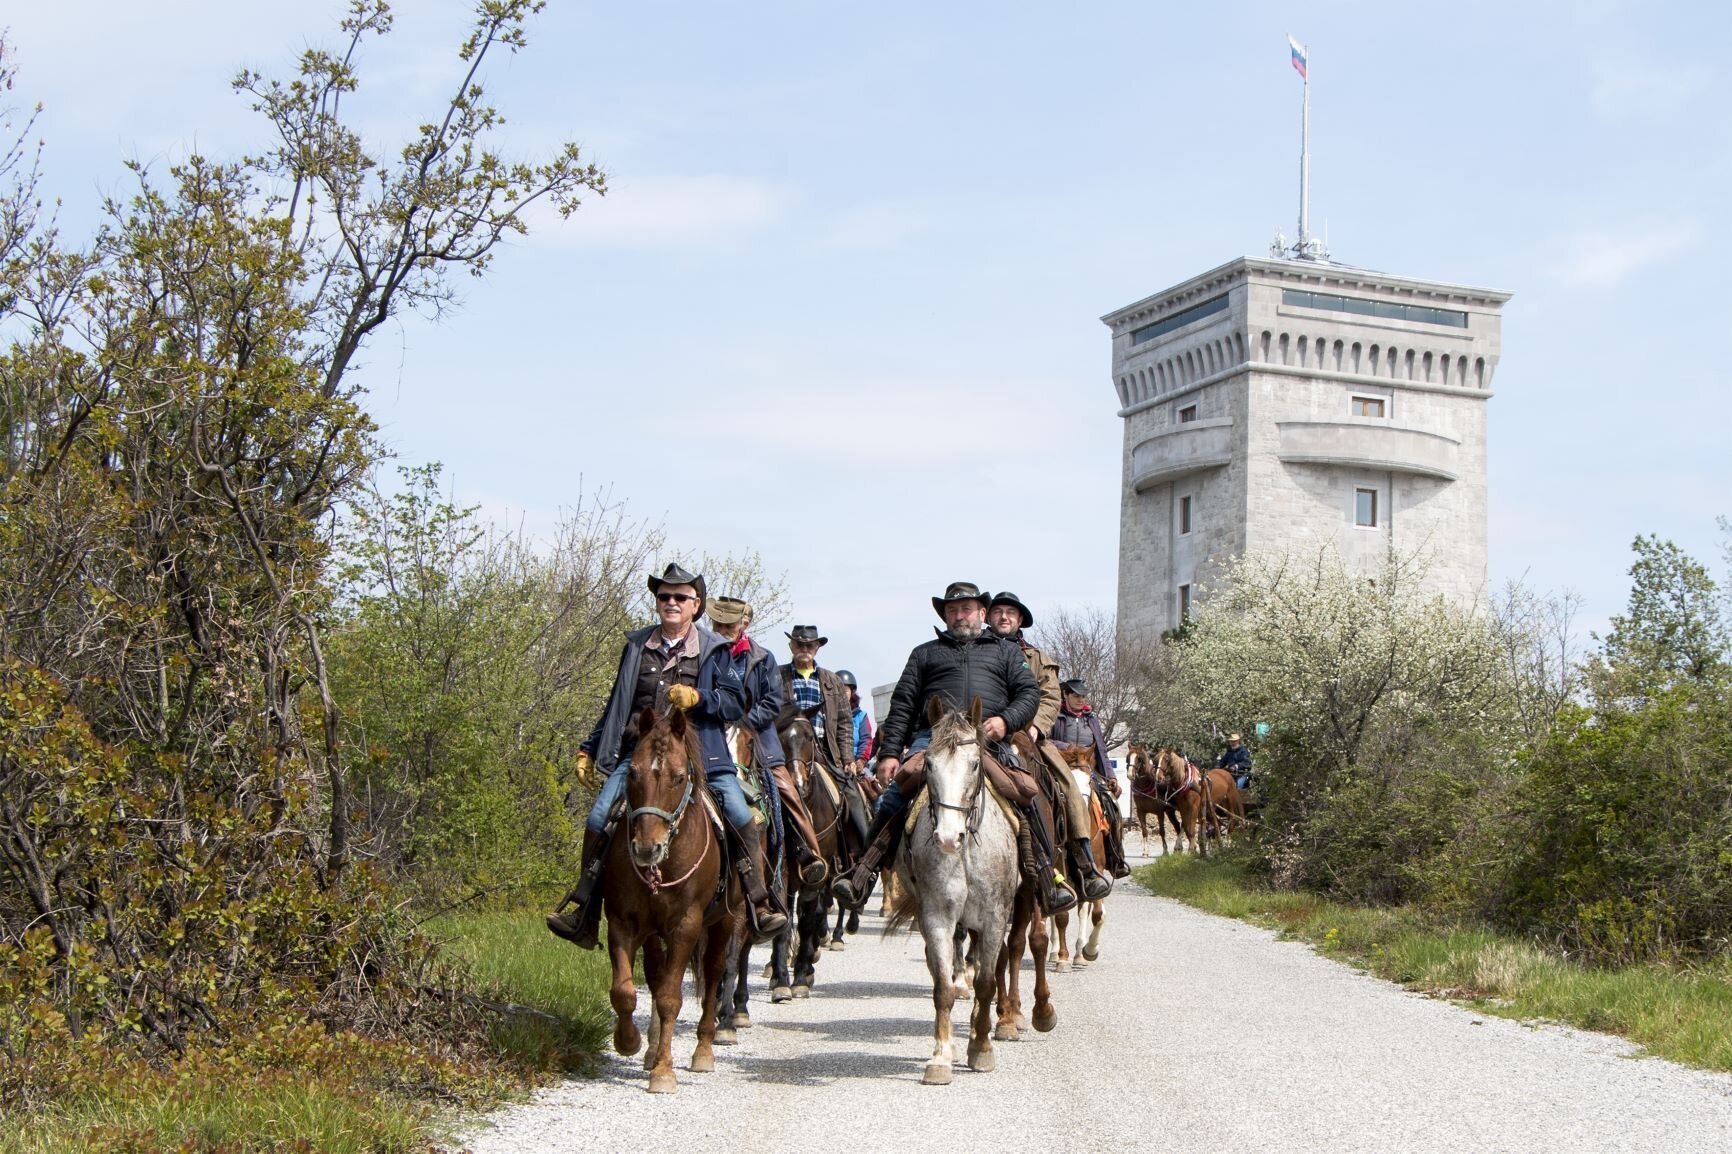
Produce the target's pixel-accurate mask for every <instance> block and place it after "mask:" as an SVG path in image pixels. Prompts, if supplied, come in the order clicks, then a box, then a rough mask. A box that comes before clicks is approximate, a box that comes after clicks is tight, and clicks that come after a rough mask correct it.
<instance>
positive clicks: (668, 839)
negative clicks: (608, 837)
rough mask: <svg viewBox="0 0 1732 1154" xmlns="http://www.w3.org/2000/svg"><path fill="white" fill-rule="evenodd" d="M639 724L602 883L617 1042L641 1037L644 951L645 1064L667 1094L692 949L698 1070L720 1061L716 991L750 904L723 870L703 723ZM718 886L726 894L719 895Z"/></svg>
mask: <svg viewBox="0 0 1732 1154" xmlns="http://www.w3.org/2000/svg"><path fill="white" fill-rule="evenodd" d="M637 726H638V742H637V747H636V749H635V750H634V752H633V755H632V761H631V770H630V773H629V774H628V776H627V778H626V788H625V796H626V805H627V807H628V809H627V815H626V819H625V824H626V828H625V830H624V833H625V835H626V836H624V837H616V838H614V839H613V844H612V845H611V846H610V847H609V848H608V863H607V873H606V875H605V877H604V878H603V883H602V884H603V890H602V895H603V902H604V904H605V908H606V911H607V948H608V953H609V955H610V957H611V959H612V962H613V987H612V990H611V1000H612V1002H613V1010H614V1015H615V1024H614V1031H613V1045H614V1049H615V1050H617V1051H619V1052H620V1053H621V1054H623V1055H626V1056H627V1057H630V1056H631V1055H633V1054H635V1053H637V1051H638V1048H639V1047H640V1046H642V1045H643V1039H642V1037H641V1036H640V1035H639V1033H638V1029H637V1026H636V1024H635V1023H634V1022H633V1021H632V1015H633V1013H634V1012H635V1011H636V1009H637V987H636V985H635V984H634V983H633V981H632V962H633V960H634V958H635V957H636V955H637V953H638V951H639V950H640V949H641V950H642V951H643V969H644V979H645V982H646V984H647V985H648V986H649V987H650V994H651V998H652V1007H651V1013H650V1039H649V1041H650V1044H649V1049H648V1052H647V1053H645V1055H644V1069H645V1070H647V1071H649V1075H650V1080H649V1090H650V1092H651V1093H652V1094H666V1093H671V1092H672V1091H673V1090H674V1089H675V1085H676V1082H675V1078H674V1068H673V1054H672V1044H673V1035H674V1023H675V1021H676V1020H677V1019H678V1017H679V1012H680V1002H681V985H682V982H683V980H684V977H685V971H686V968H687V966H688V965H691V964H692V961H693V958H694V956H696V957H697V958H698V971H699V972H698V973H697V977H698V985H699V992H700V994H701V997H702V1000H703V1012H702V1015H701V1016H700V1018H699V1020H698V1044H697V1049H696V1050H695V1051H694V1052H693V1054H692V1061H691V1069H692V1070H693V1071H695V1072H698V1073H704V1072H707V1071H710V1070H713V1069H715V1053H714V1050H713V1047H714V1044H715V1035H716V994H717V990H718V988H719V987H720V985H721V978H722V970H723V967H724V966H725V965H726V963H727V960H728V952H729V945H730V942H731V941H732V940H734V936H735V934H743V933H744V932H745V930H744V920H745V910H746V906H745V900H744V897H743V895H742V894H741V892H740V883H739V879H738V878H736V877H733V876H731V875H727V876H725V874H726V857H725V854H724V853H723V850H722V842H721V838H720V835H719V832H718V831H717V829H716V828H715V827H714V825H713V824H712V821H711V816H710V809H709V807H708V806H707V805H706V804H704V802H703V800H702V798H703V792H704V790H705V789H707V788H708V787H707V786H706V784H705V782H704V771H703V756H702V754H701V753H700V752H699V750H698V745H697V733H696V731H694V730H693V729H691V727H690V726H689V725H688V724H687V722H686V717H685V714H683V713H680V712H678V711H674V712H672V713H670V714H668V715H665V716H658V715H657V714H655V713H654V712H653V711H651V710H647V709H646V710H644V712H643V713H642V714H641V715H640V716H639V718H638V722H637ZM724 887H725V888H724ZM719 889H720V890H721V895H722V899H723V900H721V901H716V900H715V899H716V897H717V895H718V890H719Z"/></svg>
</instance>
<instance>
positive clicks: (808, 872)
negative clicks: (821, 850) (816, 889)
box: [800, 857, 830, 886]
mask: <svg viewBox="0 0 1732 1154" xmlns="http://www.w3.org/2000/svg"><path fill="white" fill-rule="evenodd" d="M829 876H830V867H829V866H827V865H825V864H824V859H823V858H821V857H815V858H813V859H812V860H811V861H809V862H807V863H806V864H805V865H803V866H801V867H800V884H802V885H808V886H821V885H823V884H824V879H825V878H827V877H829Z"/></svg>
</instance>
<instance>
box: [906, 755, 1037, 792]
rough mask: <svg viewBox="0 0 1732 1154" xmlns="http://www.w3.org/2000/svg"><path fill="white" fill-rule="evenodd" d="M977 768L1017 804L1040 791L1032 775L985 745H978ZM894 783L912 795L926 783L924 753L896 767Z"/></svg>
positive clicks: (999, 790)
mask: <svg viewBox="0 0 1732 1154" xmlns="http://www.w3.org/2000/svg"><path fill="white" fill-rule="evenodd" d="M980 768H981V770H982V771H983V772H984V773H985V774H986V780H987V781H988V782H989V783H990V784H991V785H992V786H993V787H994V788H996V789H997V790H998V792H999V795H1000V796H1002V797H1005V798H1008V799H1010V800H1012V801H1014V802H1015V803H1016V804H1017V805H1027V804H1028V803H1029V802H1031V801H1033V800H1034V798H1035V795H1036V794H1037V793H1039V792H1040V783H1039V782H1037V781H1035V779H1034V776H1033V775H1032V774H1030V773H1029V772H1028V771H1027V770H1025V769H1023V768H1022V767H1021V766H1015V767H1014V768H1013V767H1011V766H1007V765H1005V764H1004V763H1003V762H1001V761H999V760H998V758H996V757H994V756H993V755H992V752H991V751H990V750H989V749H988V748H987V746H986V745H985V744H982V745H981V747H980ZM896 785H897V788H898V789H900V790H901V791H902V792H903V793H904V794H907V795H909V796H913V795H914V794H915V793H916V792H917V791H919V790H922V789H924V788H925V786H926V752H925V751H924V750H922V751H921V752H919V753H917V754H915V755H914V756H912V757H910V758H909V759H908V760H907V761H905V762H903V763H902V765H901V766H900V767H899V768H898V769H897V770H896Z"/></svg>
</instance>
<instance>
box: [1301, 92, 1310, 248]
mask: <svg viewBox="0 0 1732 1154" xmlns="http://www.w3.org/2000/svg"><path fill="white" fill-rule="evenodd" d="M1300 79H1301V80H1303V81H1304V82H1305V83H1304V90H1305V95H1304V98H1303V101H1302V103H1301V104H1300V109H1301V111H1300V114H1299V251H1300V252H1301V253H1306V252H1308V251H1309V249H1310V245H1311V62H1310V61H1309V60H1307V61H1306V62H1305V71H1304V72H1303V73H1301V74H1300Z"/></svg>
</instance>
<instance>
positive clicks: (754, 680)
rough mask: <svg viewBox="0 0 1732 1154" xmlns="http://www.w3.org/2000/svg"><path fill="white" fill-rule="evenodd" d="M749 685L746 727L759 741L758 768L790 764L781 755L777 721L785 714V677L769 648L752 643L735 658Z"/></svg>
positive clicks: (747, 689) (746, 683)
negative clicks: (750, 728)
mask: <svg viewBox="0 0 1732 1154" xmlns="http://www.w3.org/2000/svg"><path fill="white" fill-rule="evenodd" d="M734 664H735V665H736V666H738V667H739V668H740V671H741V678H742V680H743V681H744V683H745V686H746V704H747V709H746V724H747V725H749V726H751V727H752V732H753V734H755V735H756V737H757V742H758V765H759V766H760V767H762V768H765V769H769V768H771V767H773V766H778V765H785V764H787V760H788V759H787V758H786V757H785V756H784V755H783V753H782V739H781V738H780V737H777V736H776V718H777V716H778V715H779V714H780V713H781V712H782V678H781V677H780V676H779V675H778V672H777V669H776V657H775V655H774V654H772V653H771V652H770V651H769V650H768V649H765V648H764V647H763V646H762V645H759V644H758V643H757V642H756V641H752V642H751V643H750V645H749V646H748V648H747V650H746V651H745V652H744V653H742V654H740V655H739V656H738V657H736V658H734Z"/></svg>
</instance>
